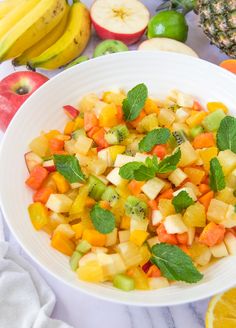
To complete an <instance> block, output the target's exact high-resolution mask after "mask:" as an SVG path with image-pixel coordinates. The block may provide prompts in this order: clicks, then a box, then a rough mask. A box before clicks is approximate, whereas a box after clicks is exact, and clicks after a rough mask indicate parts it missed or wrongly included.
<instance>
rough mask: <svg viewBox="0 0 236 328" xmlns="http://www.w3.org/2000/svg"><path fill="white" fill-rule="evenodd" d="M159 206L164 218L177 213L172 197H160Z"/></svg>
mask: <svg viewBox="0 0 236 328" xmlns="http://www.w3.org/2000/svg"><path fill="white" fill-rule="evenodd" d="M158 208H159V210H160V212H161V214H162V215H163V217H164V218H165V217H167V216H168V215H171V214H175V208H174V206H173V204H172V201H171V200H170V199H160V201H159V204H158Z"/></svg>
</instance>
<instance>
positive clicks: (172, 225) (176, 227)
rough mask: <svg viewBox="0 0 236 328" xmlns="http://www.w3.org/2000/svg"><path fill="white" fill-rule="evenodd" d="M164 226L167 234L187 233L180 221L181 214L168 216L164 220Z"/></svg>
mask: <svg viewBox="0 0 236 328" xmlns="http://www.w3.org/2000/svg"><path fill="white" fill-rule="evenodd" d="M164 226H165V229H166V231H167V233H170V234H173V233H183V232H187V231H188V228H187V227H186V225H185V224H184V222H183V220H182V215H181V214H174V215H169V216H167V217H166V218H165V221H164Z"/></svg>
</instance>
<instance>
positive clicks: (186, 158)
mask: <svg viewBox="0 0 236 328" xmlns="http://www.w3.org/2000/svg"><path fill="white" fill-rule="evenodd" d="M179 148H180V151H181V158H180V161H179V164H178V166H181V167H184V166H188V165H191V164H193V163H194V162H196V160H197V159H198V155H197V153H196V151H195V149H194V148H193V146H192V145H191V143H190V142H189V141H185V142H183V143H182V144H181V145H180V146H179Z"/></svg>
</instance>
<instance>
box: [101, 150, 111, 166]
mask: <svg viewBox="0 0 236 328" xmlns="http://www.w3.org/2000/svg"><path fill="white" fill-rule="evenodd" d="M98 158H100V159H102V160H103V161H104V162H106V164H107V166H108V167H109V166H112V163H113V162H112V158H111V153H110V151H109V147H108V148H105V149H102V150H100V151H99V152H98Z"/></svg>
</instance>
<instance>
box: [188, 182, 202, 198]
mask: <svg viewBox="0 0 236 328" xmlns="http://www.w3.org/2000/svg"><path fill="white" fill-rule="evenodd" d="M184 187H185V188H190V189H192V191H193V194H194V195H195V196H197V197H198V196H200V195H201V193H200V191H199V189H198V187H197V186H196V185H195V184H193V183H192V182H186V183H185V184H184Z"/></svg>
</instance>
